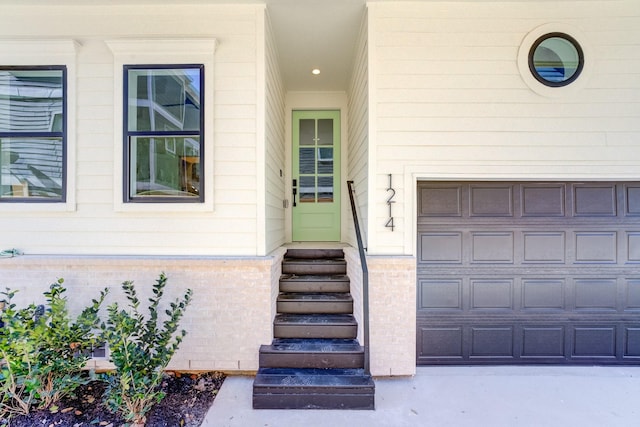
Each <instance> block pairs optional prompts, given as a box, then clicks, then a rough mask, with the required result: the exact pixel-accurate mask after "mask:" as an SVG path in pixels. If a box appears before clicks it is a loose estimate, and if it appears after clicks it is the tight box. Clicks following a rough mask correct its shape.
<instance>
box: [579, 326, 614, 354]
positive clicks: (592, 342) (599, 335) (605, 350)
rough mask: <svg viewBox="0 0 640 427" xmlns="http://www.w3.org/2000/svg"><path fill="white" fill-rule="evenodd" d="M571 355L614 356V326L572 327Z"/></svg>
mask: <svg viewBox="0 0 640 427" xmlns="http://www.w3.org/2000/svg"><path fill="white" fill-rule="evenodd" d="M572 357H574V358H581V357H589V358H594V357H597V358H615V357H616V328H615V327H614V326H576V327H574V328H573V354H572Z"/></svg>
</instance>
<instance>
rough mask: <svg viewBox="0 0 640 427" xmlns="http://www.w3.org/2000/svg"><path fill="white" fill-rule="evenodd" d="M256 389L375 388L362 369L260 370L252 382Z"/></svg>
mask: <svg viewBox="0 0 640 427" xmlns="http://www.w3.org/2000/svg"><path fill="white" fill-rule="evenodd" d="M253 387H254V390H255V389H256V388H271V389H273V388H300V387H309V388H316V389H317V388H327V389H331V391H332V392H339V391H341V390H348V391H349V392H351V393H352V392H353V391H354V390H361V391H363V392H370V391H371V390H372V389H374V388H375V384H374V382H373V378H371V375H367V374H365V372H364V369H313V368H299V369H296V368H261V369H259V370H258V374H257V375H256V378H255V380H254V382H253Z"/></svg>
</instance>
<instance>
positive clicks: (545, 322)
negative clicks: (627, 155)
mask: <svg viewBox="0 0 640 427" xmlns="http://www.w3.org/2000/svg"><path fill="white" fill-rule="evenodd" d="M418 190H419V191H418V194H419V196H420V197H421V199H420V200H419V206H420V208H419V210H418V251H419V255H418V265H417V271H418V273H417V275H418V277H417V280H418V295H417V297H418V300H417V310H418V311H417V319H418V320H417V323H418V324H417V326H418V327H417V330H418V331H419V332H418V334H417V341H418V344H417V347H418V348H417V356H418V357H417V360H418V363H419V364H505V363H506V364H511V363H513V364H518V363H569V364H571V363H576V364H584V363H601V364H612V363H614V364H619V363H633V364H636V363H640V270H639V265H638V264H639V263H640V183H602V182H597V183H571V182H565V183H517V182H516V183H466V182H465V183H449V182H447V183H438V182H435V183H434V182H430V183H419V184H418ZM439 203H442V204H443V206H438V204H439ZM432 204H435V206H434V205H432ZM623 207H624V208H623Z"/></svg>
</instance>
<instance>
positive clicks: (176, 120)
mask: <svg viewBox="0 0 640 427" xmlns="http://www.w3.org/2000/svg"><path fill="white" fill-rule="evenodd" d="M128 87H129V93H128V99H129V121H128V128H129V130H130V131H149V130H152V131H175V130H181V131H182V130H195V131H197V130H199V129H200V97H201V88H200V70H199V69H142V70H138V69H133V70H129V80H128Z"/></svg>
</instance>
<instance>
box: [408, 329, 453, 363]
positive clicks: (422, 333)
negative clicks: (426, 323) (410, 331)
mask: <svg viewBox="0 0 640 427" xmlns="http://www.w3.org/2000/svg"><path fill="white" fill-rule="evenodd" d="M418 335H419V339H418V342H421V343H422V347H421V348H419V349H418V360H423V361H426V360H441V359H443V360H450V361H458V362H460V361H462V360H463V354H462V350H463V348H464V346H463V343H462V340H463V330H462V327H461V326H441V327H429V328H427V327H425V328H421V329H419V330H418Z"/></svg>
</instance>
